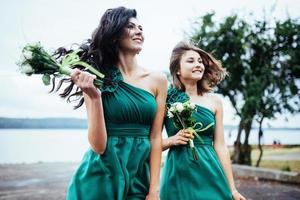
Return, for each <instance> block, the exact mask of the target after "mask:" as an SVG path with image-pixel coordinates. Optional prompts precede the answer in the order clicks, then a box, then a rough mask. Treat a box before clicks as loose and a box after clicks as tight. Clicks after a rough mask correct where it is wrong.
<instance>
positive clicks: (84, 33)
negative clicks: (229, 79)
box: [0, 0, 300, 127]
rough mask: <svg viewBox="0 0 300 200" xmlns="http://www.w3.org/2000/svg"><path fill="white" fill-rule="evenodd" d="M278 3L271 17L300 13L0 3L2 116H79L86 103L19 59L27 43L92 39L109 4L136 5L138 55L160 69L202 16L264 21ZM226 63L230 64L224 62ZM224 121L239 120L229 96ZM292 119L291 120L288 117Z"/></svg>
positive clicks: (235, 2) (193, 2) (190, 0)
mask: <svg viewBox="0 0 300 200" xmlns="http://www.w3.org/2000/svg"><path fill="white" fill-rule="evenodd" d="M275 2H277V4H276V5H277V6H276V8H275V11H274V12H273V14H272V16H270V15H267V17H270V18H273V17H276V18H277V19H284V18H286V16H287V15H290V16H291V17H299V10H300V6H299V5H300V4H299V1H296V0H294V1H293V0H282V1H279V0H278V1H271V0H244V1H240V0H227V1H221V0H219V1H217V0H211V1H202V0H184V1H174V0H173V1H172V0H165V1H162V0H152V1H141V0H130V1H104V0H87V1H79V0H51V1H50V0H47V1H46V0H23V1H18V0H10V1H1V2H0V26H1V32H0V45H1V48H0V81H1V89H0V91H1V93H0V117H80V118H85V116H86V114H85V109H84V107H83V108H81V109H79V110H76V111H73V110H72V106H71V105H68V104H66V103H65V101H64V100H62V99H60V98H59V97H58V95H57V94H48V91H49V90H50V89H49V88H47V87H45V86H43V84H42V82H41V77H39V76H37V77H34V76H32V77H26V76H24V75H21V74H20V73H19V72H18V71H17V66H16V64H15V63H16V62H17V60H18V59H19V57H20V51H21V48H22V46H24V45H25V44H26V43H29V42H36V41H41V43H42V44H43V45H44V46H45V47H46V48H47V49H51V48H55V47H59V46H65V45H70V44H72V43H74V42H81V41H83V40H84V39H86V38H89V37H90V35H91V32H92V31H93V30H94V28H95V27H96V26H97V25H98V23H99V19H100V17H101V15H102V14H103V13H104V11H105V10H106V9H107V8H113V7H117V6H126V7H129V8H135V9H136V10H137V12H138V18H139V20H140V23H141V24H142V25H143V27H144V32H145V37H146V40H145V44H144V49H143V51H142V52H141V54H140V55H139V63H140V65H142V66H144V67H146V68H149V69H153V70H160V71H167V70H168V61H169V57H170V52H171V50H172V48H173V47H174V45H175V44H176V43H177V42H178V41H180V40H182V39H184V38H185V32H189V31H190V30H191V24H192V23H193V22H194V21H195V19H196V18H197V17H199V16H202V15H204V14H206V13H207V12H211V11H215V12H216V19H218V20H221V19H222V18H223V17H226V16H228V15H230V14H233V13H240V14H241V15H242V16H244V17H247V16H248V14H247V13H250V12H252V13H253V18H256V19H261V18H262V17H263V16H264V14H263V10H264V9H265V10H267V11H268V10H270V8H271V7H272V5H274V3H275ZM225 65H226V64H225ZM224 110H225V111H224V112H225V116H224V122H225V123H226V124H236V122H237V119H236V118H235V117H234V116H235V115H234V111H233V109H232V108H231V106H230V103H229V102H228V101H227V100H226V99H224ZM285 118H288V119H289V121H286V120H285ZM299 121H300V115H299V114H298V115H295V116H289V115H286V116H278V118H277V119H276V120H273V121H269V122H268V123H269V124H271V125H274V126H285V127H299V125H298V124H297V122H299Z"/></svg>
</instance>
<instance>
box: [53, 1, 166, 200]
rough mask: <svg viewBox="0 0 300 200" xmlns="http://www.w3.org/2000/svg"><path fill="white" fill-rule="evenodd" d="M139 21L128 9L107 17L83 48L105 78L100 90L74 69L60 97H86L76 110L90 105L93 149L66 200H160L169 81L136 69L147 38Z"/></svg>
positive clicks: (111, 12)
mask: <svg viewBox="0 0 300 200" xmlns="http://www.w3.org/2000/svg"><path fill="white" fill-rule="evenodd" d="M136 17H137V13H136V11H135V10H134V9H127V8H124V7H118V8H114V9H108V10H107V11H106V12H105V13H104V15H103V16H102V18H101V21H100V24H99V26H98V27H97V28H96V30H95V31H94V33H93V34H92V38H91V40H89V41H88V43H86V44H84V45H82V46H81V47H80V48H81V49H82V50H83V51H82V52H81V60H83V61H85V62H88V63H89V64H91V65H93V66H94V67H96V68H97V70H99V71H100V72H102V73H103V74H105V77H106V78H105V80H104V84H103V86H102V87H101V90H99V88H96V87H95V86H94V84H93V80H94V79H95V76H94V75H92V74H89V73H87V72H84V71H82V70H79V69H76V70H75V72H74V73H72V76H71V77H72V81H71V84H70V85H69V87H68V88H67V89H66V90H65V92H64V94H62V95H63V96H69V97H71V96H74V95H75V96H78V95H83V98H82V99H81V101H80V103H79V105H78V106H81V104H82V103H83V102H84V103H85V105H86V110H87V117H88V140H89V143H90V145H91V149H90V150H88V151H87V152H86V154H85V155H84V158H83V160H82V162H81V164H80V166H79V168H78V169H77V171H76V173H75V175H74V176H73V178H72V180H71V182H70V185H69V188H68V192H67V199H70V200H76V199H84V200H97V199H106V200H124V199H149V200H150V199H151V200H152V199H155V200H157V199H159V174H160V163H161V131H162V124H163V118H164V109H165V99H166V91H167V79H166V78H165V76H164V75H162V74H160V73H154V72H150V71H148V70H147V69H144V68H142V67H140V66H139V65H138V63H137V58H136V56H137V54H138V53H139V52H140V51H141V50H142V45H143V42H144V35H143V30H142V26H141V25H140V24H139V21H138V20H137V18H136ZM65 53H66V51H65V50H63V49H60V51H58V54H59V55H63V54H65ZM74 84H75V86H77V90H76V92H75V93H74V94H71V92H72V91H74V90H72V89H73V86H74ZM59 87H60V86H59ZM78 106H77V107H78Z"/></svg>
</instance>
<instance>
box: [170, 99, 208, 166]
mask: <svg viewBox="0 0 300 200" xmlns="http://www.w3.org/2000/svg"><path fill="white" fill-rule="evenodd" d="M196 109H197V108H196V105H195V104H194V103H191V102H190V101H186V102H184V103H181V102H175V103H173V104H171V105H170V106H169V108H168V113H167V115H168V117H169V118H173V121H174V126H175V127H176V128H178V129H185V130H187V131H189V132H190V133H191V134H193V135H194V136H196V138H197V139H199V140H200V141H201V142H203V140H202V138H201V137H200V135H199V134H198V133H197V132H201V131H204V130H206V129H208V128H209V127H211V126H212V125H213V124H209V125H208V126H207V127H205V128H203V124H202V123H201V122H196V121H195V119H194V118H193V116H192V115H193V112H195V111H196ZM196 126H198V127H199V128H196ZM189 146H190V148H191V150H192V155H193V158H194V160H198V159H199V156H198V153H197V150H196V148H195V145H194V142H193V140H192V139H189Z"/></svg>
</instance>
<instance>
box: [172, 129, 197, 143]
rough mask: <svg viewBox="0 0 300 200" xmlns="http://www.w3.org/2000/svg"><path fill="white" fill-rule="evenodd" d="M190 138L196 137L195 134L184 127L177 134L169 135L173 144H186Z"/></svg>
mask: <svg viewBox="0 0 300 200" xmlns="http://www.w3.org/2000/svg"><path fill="white" fill-rule="evenodd" d="M189 139H194V136H193V134H192V133H190V132H189V131H188V130H186V129H182V130H180V131H178V132H177V133H176V135H173V136H171V137H169V140H170V145H171V146H178V145H186V144H187V143H188V141H189Z"/></svg>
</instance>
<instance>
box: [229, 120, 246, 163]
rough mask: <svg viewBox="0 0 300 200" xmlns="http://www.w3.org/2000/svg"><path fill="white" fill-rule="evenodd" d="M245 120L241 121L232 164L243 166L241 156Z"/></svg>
mask: <svg viewBox="0 0 300 200" xmlns="http://www.w3.org/2000/svg"><path fill="white" fill-rule="evenodd" d="M243 129H244V128H243V120H241V121H240V124H239V129H238V134H237V137H236V140H235V141H234V144H233V146H234V150H233V155H232V158H231V159H232V162H233V163H236V164H241V160H240V155H241V135H242V131H243Z"/></svg>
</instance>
